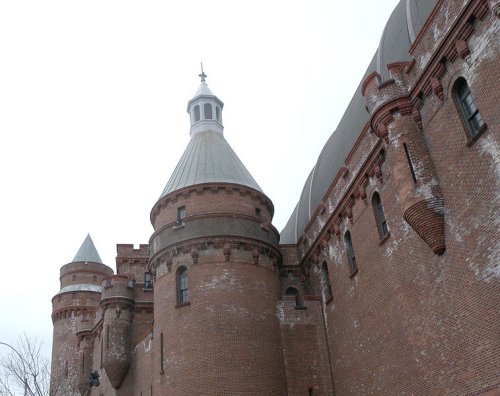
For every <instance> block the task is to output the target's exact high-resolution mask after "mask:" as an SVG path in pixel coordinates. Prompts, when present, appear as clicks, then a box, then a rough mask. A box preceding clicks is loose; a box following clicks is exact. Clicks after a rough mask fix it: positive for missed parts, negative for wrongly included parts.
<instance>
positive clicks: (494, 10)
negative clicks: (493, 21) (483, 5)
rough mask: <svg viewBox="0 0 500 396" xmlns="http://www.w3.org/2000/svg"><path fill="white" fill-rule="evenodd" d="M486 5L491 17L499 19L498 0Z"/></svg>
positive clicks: (499, 7)
mask: <svg viewBox="0 0 500 396" xmlns="http://www.w3.org/2000/svg"><path fill="white" fill-rule="evenodd" d="M488 5H489V7H490V9H491V12H492V13H493V15H496V17H497V18H500V0H489V1H488Z"/></svg>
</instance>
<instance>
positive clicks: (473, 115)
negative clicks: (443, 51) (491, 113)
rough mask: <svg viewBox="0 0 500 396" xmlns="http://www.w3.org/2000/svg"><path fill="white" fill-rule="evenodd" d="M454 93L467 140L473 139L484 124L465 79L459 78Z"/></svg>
mask: <svg viewBox="0 0 500 396" xmlns="http://www.w3.org/2000/svg"><path fill="white" fill-rule="evenodd" d="M456 93H457V100H458V103H459V105H460V109H461V110H462V114H463V116H464V118H465V121H466V122H467V127H468V130H469V131H468V132H469V138H470V139H473V138H474V137H476V135H477V134H478V133H479V132H480V129H481V127H482V126H483V124H484V122H483V119H482V118H481V114H480V113H479V110H478V109H477V106H476V102H475V100H474V97H473V96H472V93H471V91H470V88H469V85H468V84H467V81H465V79H463V78H461V79H459V80H458V81H457V88H456Z"/></svg>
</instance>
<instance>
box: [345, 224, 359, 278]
mask: <svg viewBox="0 0 500 396" xmlns="http://www.w3.org/2000/svg"><path fill="white" fill-rule="evenodd" d="M344 242H345V247H346V251H347V261H348V262H349V268H350V270H351V274H354V273H355V272H356V271H357V269H358V265H357V264H356V256H355V255H354V248H353V246H352V239H351V233H350V232H349V231H347V232H346V233H345V235H344Z"/></svg>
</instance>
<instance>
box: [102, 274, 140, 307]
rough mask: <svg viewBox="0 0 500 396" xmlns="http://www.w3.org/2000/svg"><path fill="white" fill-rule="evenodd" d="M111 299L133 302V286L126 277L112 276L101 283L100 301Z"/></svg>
mask: <svg viewBox="0 0 500 396" xmlns="http://www.w3.org/2000/svg"><path fill="white" fill-rule="evenodd" d="M111 298H114V299H117V298H120V299H129V300H133V284H132V282H131V281H129V280H128V277H127V276H126V275H113V276H110V277H108V278H106V279H104V280H103V281H102V301H105V300H107V299H111Z"/></svg>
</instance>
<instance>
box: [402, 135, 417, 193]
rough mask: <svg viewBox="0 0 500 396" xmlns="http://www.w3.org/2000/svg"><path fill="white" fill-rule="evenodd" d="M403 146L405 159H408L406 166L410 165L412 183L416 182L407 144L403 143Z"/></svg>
mask: <svg viewBox="0 0 500 396" xmlns="http://www.w3.org/2000/svg"><path fill="white" fill-rule="evenodd" d="M403 147H404V149H405V154H406V159H407V161H408V166H409V167H410V172H411V177H412V179H413V183H415V184H417V175H416V174H415V169H414V168H413V162H412V160H411V156H410V152H409V151H408V146H407V145H406V143H403Z"/></svg>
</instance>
